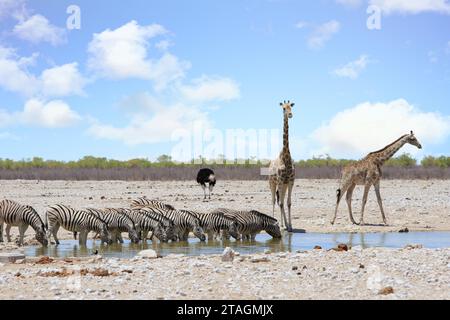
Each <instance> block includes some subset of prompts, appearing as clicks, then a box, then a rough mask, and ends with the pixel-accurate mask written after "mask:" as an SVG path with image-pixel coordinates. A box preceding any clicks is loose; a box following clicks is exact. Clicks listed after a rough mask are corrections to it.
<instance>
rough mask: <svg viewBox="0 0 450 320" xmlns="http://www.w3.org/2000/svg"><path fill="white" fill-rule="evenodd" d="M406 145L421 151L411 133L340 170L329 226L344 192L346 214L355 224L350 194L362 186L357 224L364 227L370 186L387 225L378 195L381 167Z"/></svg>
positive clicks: (419, 145) (334, 218)
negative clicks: (339, 180)
mask: <svg viewBox="0 0 450 320" xmlns="http://www.w3.org/2000/svg"><path fill="white" fill-rule="evenodd" d="M406 143H409V144H411V145H413V146H416V147H417V148H419V149H422V145H421V144H420V143H419V141H418V140H417V139H416V137H415V136H414V133H413V132H412V131H411V133H410V134H405V135H403V136H401V137H400V138H398V139H397V140H395V141H394V142H392V143H391V144H389V145H387V146H386V147H384V148H383V149H381V150H378V151H375V152H371V153H369V154H368V155H367V156H366V157H365V158H363V159H362V160H359V161H357V162H355V163H352V164H349V165H347V166H345V167H344V168H343V169H342V178H341V184H340V187H339V189H338V190H337V202H336V209H335V211H334V217H333V219H332V220H331V224H334V221H335V220H336V215H337V211H338V206H339V202H340V201H341V198H342V197H343V195H344V193H345V192H347V196H346V200H347V205H348V212H349V214H350V220H351V222H352V223H353V224H357V223H356V222H355V220H354V219H353V215H352V194H353V190H354V189H355V187H356V185H364V195H363V199H362V209H361V219H360V222H359V224H360V225H364V207H365V206H366V202H367V195H368V193H369V189H370V187H371V186H372V185H373V186H374V187H375V193H376V196H377V201H378V206H379V207H380V211H381V216H382V218H383V222H384V224H387V221H386V217H385V215H384V210H383V203H382V201H381V195H380V179H381V175H382V174H381V167H382V165H383V164H384V163H385V162H386V161H387V160H388V159H390V158H391V157H392V156H393V155H394V154H395V153H396V152H397V151H398V150H399V149H400V148H401V147H403V145H405V144H406Z"/></svg>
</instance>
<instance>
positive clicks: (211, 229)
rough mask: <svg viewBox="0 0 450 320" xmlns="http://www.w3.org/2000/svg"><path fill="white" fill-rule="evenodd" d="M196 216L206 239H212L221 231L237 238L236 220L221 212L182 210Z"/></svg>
mask: <svg viewBox="0 0 450 320" xmlns="http://www.w3.org/2000/svg"><path fill="white" fill-rule="evenodd" d="M183 211H186V212H189V213H190V214H192V215H194V216H196V217H197V218H198V219H199V220H200V225H201V227H202V228H203V231H204V232H205V233H206V234H207V235H208V241H209V240H214V239H215V238H216V237H217V235H219V234H220V233H221V231H226V232H228V233H229V234H230V235H231V236H232V237H233V238H235V239H237V240H238V239H239V234H238V232H237V224H236V222H235V221H234V220H233V219H231V218H229V217H227V216H225V215H224V214H223V213H221V212H211V213H203V212H198V211H191V210H183Z"/></svg>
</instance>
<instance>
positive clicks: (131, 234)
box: [128, 228, 139, 243]
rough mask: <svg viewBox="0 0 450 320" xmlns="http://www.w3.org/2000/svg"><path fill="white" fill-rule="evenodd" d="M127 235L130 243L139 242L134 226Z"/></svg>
mask: <svg viewBox="0 0 450 320" xmlns="http://www.w3.org/2000/svg"><path fill="white" fill-rule="evenodd" d="M128 237H129V238H130V240H131V242H132V243H139V235H138V233H137V231H136V229H135V228H131V229H130V230H129V231H128Z"/></svg>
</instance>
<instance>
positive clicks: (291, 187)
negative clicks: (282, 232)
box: [287, 181, 294, 232]
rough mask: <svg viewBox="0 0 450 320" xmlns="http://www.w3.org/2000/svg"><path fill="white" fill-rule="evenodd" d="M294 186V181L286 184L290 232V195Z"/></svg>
mask: <svg viewBox="0 0 450 320" xmlns="http://www.w3.org/2000/svg"><path fill="white" fill-rule="evenodd" d="M293 188H294V181H291V182H290V183H289V185H288V195H287V196H288V197H287V206H288V222H289V225H288V231H289V232H292V220H291V196H292V189H293Z"/></svg>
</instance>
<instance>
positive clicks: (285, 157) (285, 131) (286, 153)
mask: <svg viewBox="0 0 450 320" xmlns="http://www.w3.org/2000/svg"><path fill="white" fill-rule="evenodd" d="M281 156H282V158H283V160H289V161H290V160H291V153H290V151H289V118H288V116H287V114H286V113H285V114H284V127H283V150H282V151H281Z"/></svg>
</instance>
